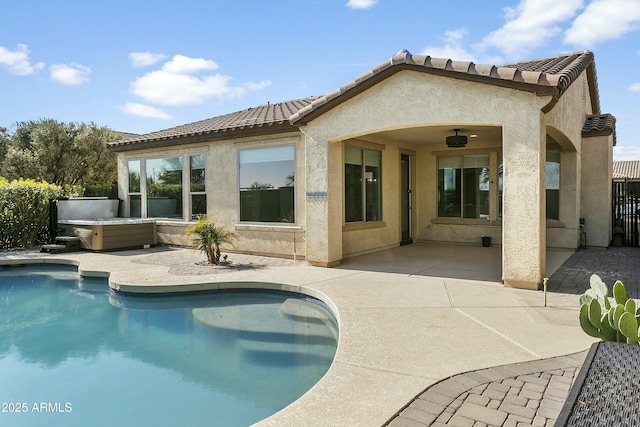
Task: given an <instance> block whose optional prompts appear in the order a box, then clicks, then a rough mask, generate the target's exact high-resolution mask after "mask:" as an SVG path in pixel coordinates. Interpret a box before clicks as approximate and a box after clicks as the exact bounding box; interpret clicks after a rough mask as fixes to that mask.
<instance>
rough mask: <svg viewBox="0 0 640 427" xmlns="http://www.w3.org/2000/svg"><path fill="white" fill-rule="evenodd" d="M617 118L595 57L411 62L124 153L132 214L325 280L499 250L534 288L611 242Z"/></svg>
mask: <svg viewBox="0 0 640 427" xmlns="http://www.w3.org/2000/svg"><path fill="white" fill-rule="evenodd" d="M614 144H615V119H614V117H613V116H611V115H609V114H603V113H602V112H601V111H600V101H599V95H598V85H597V79H596V69H595V62H594V56H593V54H592V53H591V52H588V51H585V52H578V53H571V54H566V55H559V56H555V57H551V58H545V59H541V60H533V61H527V62H521V63H517V64H511V65H503V66H493V65H479V64H474V63H471V62H461V61H452V60H450V59H440V58H432V57H430V56H425V55H411V54H410V53H409V52H407V51H405V50H403V51H400V52H398V53H397V54H395V55H394V56H393V57H392V58H391V59H390V60H387V61H385V62H383V63H381V64H379V65H378V66H376V67H374V68H373V69H372V70H370V71H368V72H366V73H364V74H362V75H360V76H358V77H356V78H355V79H354V80H353V81H351V82H349V83H347V84H345V85H344V86H342V87H340V88H338V89H337V90H335V91H333V92H331V93H329V94H326V95H324V96H321V97H310V98H305V99H299V100H294V101H288V102H281V103H275V104H267V105H262V106H259V107H257V108H250V109H247V110H244V111H239V112H235V113H231V114H227V115H224V116H220V117H215V118H211V119H207V120H203V121H199V122H195V123H190V124H186V125H184V126H178V127H175V128H171V129H166V130H161V131H158V132H153V133H149V134H145V135H139V136H132V137H128V138H125V139H122V140H119V141H116V142H114V143H112V144H111V145H110V149H111V150H113V151H116V152H117V153H118V185H119V197H120V198H121V199H122V200H123V201H124V204H123V206H124V211H125V216H134V217H157V218H158V221H157V230H158V242H160V243H169V244H187V243H188V242H186V241H185V239H184V236H183V233H184V231H185V229H186V227H187V226H188V225H189V221H190V220H192V218H194V217H195V216H197V215H202V214H207V215H213V216H214V217H215V218H216V220H217V222H219V223H222V224H224V225H226V226H227V227H229V228H230V229H231V230H233V231H234V232H235V233H236V234H237V235H238V236H239V239H238V241H237V243H236V245H235V250H237V251H241V252H247V253H254V254H266V255H273V256H284V257H296V258H299V259H303V258H304V259H306V261H307V262H308V263H309V264H312V265H317V266H324V267H331V266H335V265H337V264H339V263H340V261H341V260H342V259H345V258H347V257H352V256H355V255H360V254H365V253H368V252H372V251H378V250H381V249H386V248H392V247H395V246H398V245H400V244H405V243H411V242H434V243H435V242H448V243H460V244H473V245H480V244H481V237H482V236H486V237H491V238H492V244H493V245H501V249H502V269H503V271H502V277H503V280H504V283H505V284H507V285H510V286H516V287H525V288H533V289H536V288H539V286H540V285H541V283H542V280H543V278H544V277H545V258H546V250H547V248H569V249H575V248H577V247H578V245H579V239H580V222H581V219H583V220H584V224H585V225H584V227H585V229H586V232H587V233H588V235H589V242H590V246H602V247H606V246H608V245H609V242H610V240H611V230H612V224H611V178H612V147H613V145H614Z"/></svg>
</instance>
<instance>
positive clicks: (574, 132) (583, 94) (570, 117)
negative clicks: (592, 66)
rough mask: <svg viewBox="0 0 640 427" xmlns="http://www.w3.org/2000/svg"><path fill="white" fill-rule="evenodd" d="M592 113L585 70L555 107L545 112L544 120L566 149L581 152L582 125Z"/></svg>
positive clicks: (550, 131) (551, 132)
mask: <svg viewBox="0 0 640 427" xmlns="http://www.w3.org/2000/svg"><path fill="white" fill-rule="evenodd" d="M592 113H593V110H592V108H591V97H590V94H589V85H588V83H587V76H586V73H584V72H583V73H582V74H581V75H580V76H579V77H578V78H577V79H576V80H575V81H574V82H573V84H572V85H571V86H569V88H567V89H566V91H565V92H564V93H563V94H562V97H561V98H560V99H559V100H558V102H557V103H556V104H555V105H554V106H553V109H552V110H551V111H549V112H548V113H547V114H545V118H544V121H545V125H546V126H547V127H549V128H550V129H549V133H550V134H551V135H552V136H553V137H554V138H556V139H557V141H558V143H560V145H561V146H562V148H563V150H564V151H571V150H572V149H573V150H575V151H578V152H580V142H581V140H582V125H583V124H584V120H585V117H586V116H587V115H589V114H592ZM568 143H570V144H571V145H572V146H573V147H571V146H569V145H568Z"/></svg>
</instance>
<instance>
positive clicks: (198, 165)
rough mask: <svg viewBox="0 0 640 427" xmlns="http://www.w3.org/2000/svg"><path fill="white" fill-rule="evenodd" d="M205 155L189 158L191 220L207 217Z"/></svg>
mask: <svg viewBox="0 0 640 427" xmlns="http://www.w3.org/2000/svg"><path fill="white" fill-rule="evenodd" d="M205 160H206V157H205V155H204V154H196V155H193V156H189V176H190V179H189V197H190V198H191V219H197V218H198V217H199V216H202V215H205V216H206V215H207V193H206V190H205V177H206V175H205V173H206V172H205V171H206V168H205V163H206V162H205Z"/></svg>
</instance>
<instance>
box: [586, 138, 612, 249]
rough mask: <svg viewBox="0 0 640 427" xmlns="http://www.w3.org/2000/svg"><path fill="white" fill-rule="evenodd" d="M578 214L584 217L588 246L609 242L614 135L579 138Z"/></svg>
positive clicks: (610, 236) (610, 235)
mask: <svg viewBox="0 0 640 427" xmlns="http://www.w3.org/2000/svg"><path fill="white" fill-rule="evenodd" d="M582 164H583V165H588V166H585V167H588V172H587V173H584V174H582V192H581V193H582V200H581V216H582V217H583V218H584V219H585V231H586V233H587V246H596V247H604V248H606V247H607V246H609V243H610V242H611V238H612V230H613V224H612V220H611V216H612V215H611V180H612V176H613V136H612V135H602V136H594V137H589V138H583V139H582Z"/></svg>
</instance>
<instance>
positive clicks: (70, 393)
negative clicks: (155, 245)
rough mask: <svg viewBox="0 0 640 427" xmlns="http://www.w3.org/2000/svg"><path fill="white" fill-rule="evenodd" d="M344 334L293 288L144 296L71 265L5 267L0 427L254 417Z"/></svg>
mask: <svg viewBox="0 0 640 427" xmlns="http://www.w3.org/2000/svg"><path fill="white" fill-rule="evenodd" d="M337 338H338V330H337V325H336V322H335V320H334V318H333V317H332V316H331V314H330V312H329V311H328V310H326V309H325V308H324V307H323V306H322V304H321V303H319V302H318V301H315V300H312V299H309V298H302V297H301V296H299V295H297V294H290V293H284V292H265V291H229V292H215V293H206V294H205V293H203V294H197V295H194V294H187V295H171V296H154V297H140V296H134V295H128V294H121V293H115V292H113V291H111V290H109V289H108V286H107V282H106V279H92V278H80V277H79V275H78V274H77V270H76V268H75V267H71V266H55V267H52V266H51V265H47V266H41V265H30V266H24V267H11V268H7V267H2V268H0V404H1V405H2V407H1V408H0V425H12V426H34V425H37V426H40V425H47V426H51V425H65V426H71V425H78V426H81V425H82V426H85V425H91V426H114V425H121V426H129V425H131V426H134V425H135V426H139V425H154V426H175V425H189V426H200V425H203V426H204V425H206V426H211V425H214V426H215V425H222V426H234V425H236V426H244V425H249V424H252V423H255V422H257V421H259V420H261V419H263V418H266V417H268V416H269V415H271V414H274V413H275V412H277V411H279V410H280V409H282V408H284V407H285V406H287V405H288V404H289V403H291V402H293V401H294V400H296V399H297V398H298V397H300V396H301V395H302V394H304V393H305V392H306V391H307V390H309V389H310V388H311V387H312V386H313V385H314V384H315V383H316V382H317V381H318V380H319V379H320V378H321V377H322V376H323V375H324V374H325V373H326V371H327V370H328V368H329V366H330V365H331V363H332V361H333V357H334V355H335V351H336V347H337Z"/></svg>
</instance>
